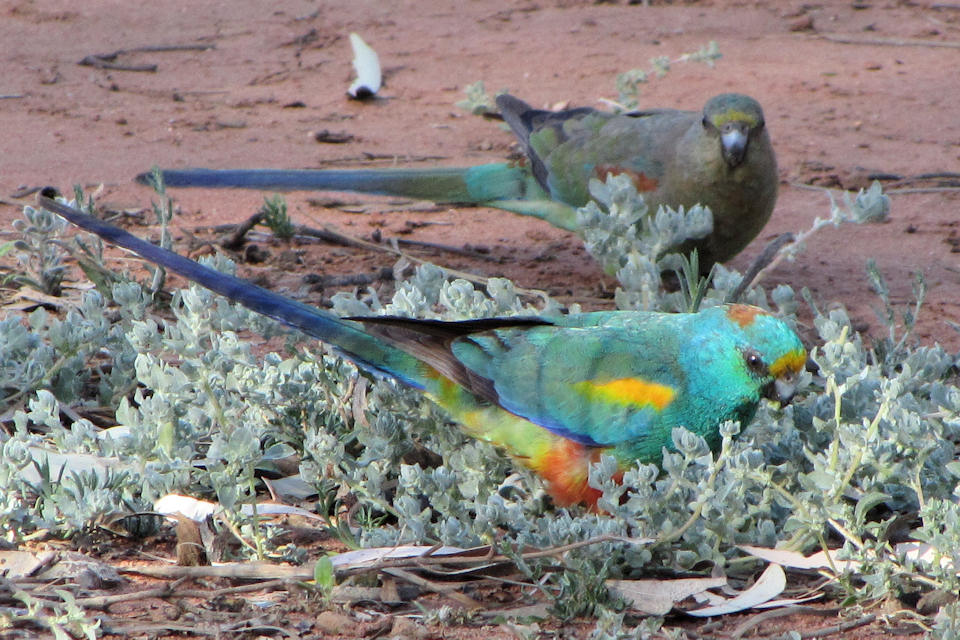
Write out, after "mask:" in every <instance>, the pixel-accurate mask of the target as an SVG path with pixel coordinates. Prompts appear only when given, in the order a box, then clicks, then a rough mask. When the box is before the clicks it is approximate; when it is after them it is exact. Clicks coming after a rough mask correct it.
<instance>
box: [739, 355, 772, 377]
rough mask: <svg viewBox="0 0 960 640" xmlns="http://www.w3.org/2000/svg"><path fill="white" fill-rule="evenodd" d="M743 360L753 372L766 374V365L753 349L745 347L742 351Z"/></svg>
mask: <svg viewBox="0 0 960 640" xmlns="http://www.w3.org/2000/svg"><path fill="white" fill-rule="evenodd" d="M743 361H744V362H746V363H747V368H748V369H750V371H753V372H754V373H756V374H758V375H761V376H765V375H767V365H766V364H764V362H763V357H762V356H761V355H760V354H759V353H757V352H756V351H754V350H753V349H747V350H746V351H744V352H743Z"/></svg>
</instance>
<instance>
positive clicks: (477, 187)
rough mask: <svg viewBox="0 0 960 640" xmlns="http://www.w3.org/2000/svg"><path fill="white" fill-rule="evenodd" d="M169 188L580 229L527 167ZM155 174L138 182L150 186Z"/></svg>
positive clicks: (183, 175)
mask: <svg viewBox="0 0 960 640" xmlns="http://www.w3.org/2000/svg"><path fill="white" fill-rule="evenodd" d="M160 174H161V176H162V178H163V182H164V184H165V185H166V186H168V187H207V188H223V189H258V190H262V191H354V192H357V193H372V194H378V195H387V196H401V197H405V198H416V199H419V200H430V201H433V202H442V203H459V204H477V205H485V206H489V207H495V208H498V209H504V210H506V211H512V212H514V213H519V214H521V215H527V216H534V217H537V218H541V219H543V220H546V221H547V222H549V223H550V224H553V225H554V226H557V227H560V228H562V229H567V230H569V231H576V230H577V227H576V213H575V211H574V209H573V208H572V207H570V206H568V205H566V204H564V203H562V202H557V201H555V200H553V199H552V198H551V197H550V195H549V194H548V193H546V192H545V191H544V190H543V188H542V187H541V186H540V184H539V183H538V182H537V180H536V179H535V178H534V177H533V174H532V173H531V172H530V171H529V169H528V168H527V167H524V166H520V165H510V164H506V163H494V164H482V165H478V166H475V167H466V168H431V169H344V170H339V169H336V170H335V169H329V170H328V169H163V170H161V171H160ZM151 176H152V173H141V174H140V175H138V176H137V181H138V182H141V183H143V184H150V182H151Z"/></svg>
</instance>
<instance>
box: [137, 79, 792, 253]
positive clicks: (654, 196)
mask: <svg viewBox="0 0 960 640" xmlns="http://www.w3.org/2000/svg"><path fill="white" fill-rule="evenodd" d="M497 105H498V107H499V108H500V112H501V114H502V116H503V119H504V120H505V121H506V122H507V124H509V125H510V128H511V129H512V130H513V132H514V134H516V136H517V139H518V140H519V142H520V145H521V147H522V148H523V151H524V153H525V156H526V157H525V159H524V160H523V161H521V162H518V163H494V164H483V165H478V166H474V167H467V168H428V169H411V168H408V169H403V168H399V169H356V170H326V169H315V170H314V169H304V170H287V169H165V170H163V171H162V172H161V173H162V176H163V180H164V183H165V184H166V185H167V186H169V187H225V188H231V187H233V188H247V189H262V190H270V191H290V190H323V191H354V192H362V193H373V194H382V195H395V196H404V197H410V198H417V199H422V200H432V201H434V202H445V203H468V204H476V205H483V206H488V207H495V208H498V209H505V210H507V211H512V212H514V213H519V214H522V215H528V216H534V217H537V218H542V219H543V220H546V221H547V222H549V223H551V224H553V225H554V226H557V227H560V228H563V229H567V230H569V231H573V232H575V233H576V232H578V228H577V216H576V210H577V208H578V207H582V206H584V205H585V204H587V202H588V201H589V200H590V193H589V182H590V180H591V179H592V178H599V179H600V180H604V179H606V177H607V175H608V174H615V175H619V174H624V175H627V176H628V177H629V178H630V179H631V181H632V182H633V184H634V186H636V188H637V191H638V192H639V193H640V194H642V195H643V197H644V199H645V202H646V203H647V204H648V205H649V206H650V210H651V212H656V210H657V208H658V207H659V206H660V205H666V206H670V207H673V208H678V207H680V206H683V207H687V208H689V207H692V206H694V205H696V204H701V205H704V206H707V207H709V208H710V210H711V211H712V212H713V230H712V232H711V233H710V234H708V235H707V236H706V237H704V238H700V239H697V240H692V241H688V242H687V243H685V244H684V245H683V246H681V247H677V249H678V250H683V251H689V250H691V249H694V248H696V249H697V250H698V251H699V257H700V264H701V266H702V267H703V269H704V270H708V269H709V268H710V266H711V265H712V264H713V263H714V262H724V261H726V260H729V259H730V258H732V257H733V256H735V255H736V254H737V253H739V252H740V251H742V250H743V248H744V247H746V246H747V244H748V243H749V242H750V241H751V240H753V239H754V238H755V237H756V236H757V234H759V233H760V230H761V229H763V227H764V225H765V224H766V223H767V221H768V220H769V219H770V214H771V213H772V212H773V206H774V203H775V201H776V198H777V181H778V176H777V161H776V156H775V155H774V152H773V147H772V146H771V144H770V137H769V136H768V134H767V130H766V127H765V123H764V118H763V110H762V109H761V108H760V104H759V103H758V102H757V101H756V100H754V99H753V98H750V97H748V96H745V95H741V94H737V93H724V94H721V95H718V96H714V97H713V98H711V99H710V100H708V101H707V103H706V105H705V106H704V107H703V111H702V112H695V111H678V110H674V109H653V110H646V111H635V112H628V113H620V114H614V113H609V112H604V111H597V110H595V109H591V108H586V107H582V108H577V109H568V110H566V111H557V112H552V111H540V110H537V109H532V108H531V107H530V106H529V105H527V104H526V103H525V102H523V101H521V100H518V99H517V98H514V97H513V96H510V95H507V94H503V95H500V96H498V97H497ZM150 175H151V174H149V173H144V174H141V175H140V176H138V180H140V181H141V182H147V181H148V180H149V178H150Z"/></svg>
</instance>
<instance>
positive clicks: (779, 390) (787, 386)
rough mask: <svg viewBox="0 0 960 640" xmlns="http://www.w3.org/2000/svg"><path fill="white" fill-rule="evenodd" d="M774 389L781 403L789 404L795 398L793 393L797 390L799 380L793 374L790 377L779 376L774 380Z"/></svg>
mask: <svg viewBox="0 0 960 640" xmlns="http://www.w3.org/2000/svg"><path fill="white" fill-rule="evenodd" d="M773 389H774V393H776V395H777V400H779V401H780V404H789V403H790V401H791V400H792V399H793V394H794V393H796V391H797V381H796V380H795V379H794V377H793V376H790V377H789V378H777V379H776V380H774V381H773Z"/></svg>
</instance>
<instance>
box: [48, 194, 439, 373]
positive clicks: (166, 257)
mask: <svg viewBox="0 0 960 640" xmlns="http://www.w3.org/2000/svg"><path fill="white" fill-rule="evenodd" d="M37 202H38V204H39V205H40V206H41V207H43V208H44V209H47V210H49V211H52V212H54V213H56V214H58V215H60V216H63V217H64V218H66V219H67V220H69V221H70V222H72V223H73V224H75V225H77V226H78V227H80V228H81V229H85V230H86V231H89V232H91V233H94V234H96V235H98V236H100V237H101V238H103V239H104V240H106V241H107V242H110V243H112V244H115V245H117V246H119V247H123V248H124V249H129V250H130V251H133V252H134V253H136V254H138V255H139V256H141V257H142V258H145V259H146V260H149V261H150V262H153V263H154V264H157V265H160V266H162V267H164V268H166V269H168V270H170V271H172V272H174V273H176V274H179V275H181V276H183V277H184V278H187V279H188V280H192V281H194V282H196V283H198V284H200V285H202V286H204V287H206V288H207V289H210V290H211V291H213V292H215V293H219V294H220V295H222V296H225V297H227V298H229V299H230V300H233V301H234V302H237V303H239V304H241V305H243V306H245V307H247V308H248V309H250V310H251V311H255V312H257V313H260V314H263V315H265V316H267V317H270V318H273V319H274V320H277V321H279V322H281V323H283V324H285V325H287V326H290V327H293V328H295V329H299V330H300V331H302V332H304V333H306V334H307V335H309V336H313V337H314V338H318V339H319V340H322V341H323V342H326V343H327V344H329V345H332V346H334V347H337V348H338V349H339V350H340V351H341V352H343V354H344V355H345V356H346V357H347V358H349V359H350V360H352V361H353V362H354V363H356V364H357V365H358V366H360V367H363V368H364V369H367V370H369V371H373V372H375V373H379V374H383V375H387V376H390V377H393V378H397V379H398V380H400V381H401V382H404V383H406V384H408V385H411V386H413V387H416V388H418V389H424V388H425V386H426V384H427V383H428V379H429V378H433V377H435V372H433V371H432V370H431V368H430V367H428V366H427V365H425V364H424V363H423V362H421V361H419V360H417V359H416V358H414V357H413V356H411V355H409V354H407V353H405V352H403V351H401V350H400V349H398V348H396V347H394V346H392V345H390V344H387V343H386V342H384V341H382V340H380V339H378V338H376V337H375V336H372V335H370V334H369V333H367V332H365V331H364V330H363V329H362V328H361V326H360V325H359V324H358V323H356V322H351V321H349V320H344V319H342V318H339V317H338V316H336V315H334V314H332V313H329V312H326V311H323V310H322V309H317V308H316V307H311V306H309V305H306V304H303V303H301V302H297V301H296V300H291V299H289V298H285V297H283V296H281V295H278V294H276V293H273V292H272V291H269V290H267V289H264V288H262V287H258V286H256V285H254V284H251V283H249V282H247V281H245V280H241V279H240V278H236V277H234V276H230V275H227V274H224V273H220V272H219V271H216V270H215V269H211V268H210V267H206V266H204V265H202V264H200V263H199V262H195V261H193V260H190V259H189V258H184V257H183V256H181V255H178V254H176V253H174V252H172V251H168V250H167V249H164V248H162V247H158V246H156V245H154V244H150V243H149V242H146V241H145V240H141V239H140V238H138V237H136V236H134V235H132V234H130V233H127V232H126V231H124V230H123V229H120V228H118V227H115V226H113V225H111V224H108V223H106V222H103V221H102V220H98V219H97V218H94V217H92V216H89V215H87V214H85V213H83V212H81V211H79V210H77V209H74V208H73V207H69V206H67V205H64V204H61V203H59V202H57V201H55V200H52V199H51V198H48V197H45V196H38V198H37ZM431 374H433V375H431Z"/></svg>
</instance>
